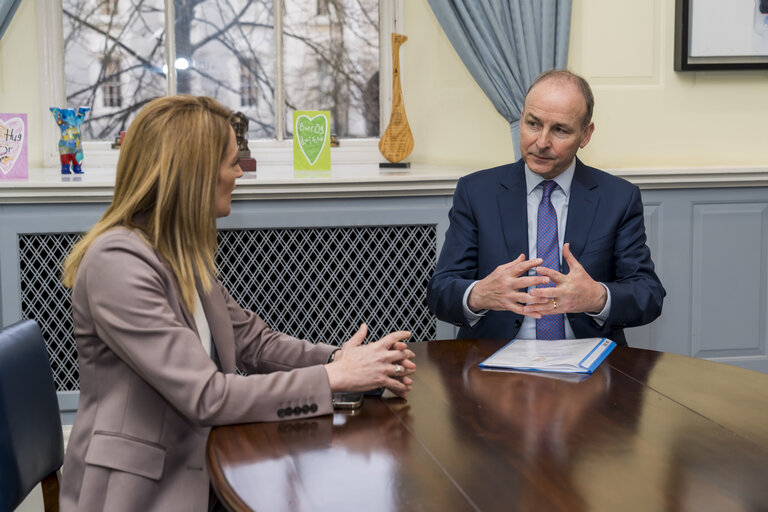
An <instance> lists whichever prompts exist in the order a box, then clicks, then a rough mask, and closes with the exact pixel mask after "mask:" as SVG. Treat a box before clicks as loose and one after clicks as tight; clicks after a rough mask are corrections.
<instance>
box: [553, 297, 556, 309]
mask: <svg viewBox="0 0 768 512" xmlns="http://www.w3.org/2000/svg"><path fill="white" fill-rule="evenodd" d="M552 309H557V301H556V300H555V299H552Z"/></svg>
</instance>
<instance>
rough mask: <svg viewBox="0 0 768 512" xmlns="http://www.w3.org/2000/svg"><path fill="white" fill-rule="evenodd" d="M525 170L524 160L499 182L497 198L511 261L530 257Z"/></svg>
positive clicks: (513, 166) (519, 161)
mask: <svg viewBox="0 0 768 512" xmlns="http://www.w3.org/2000/svg"><path fill="white" fill-rule="evenodd" d="M523 170H524V167H523V161H522V160H518V161H517V162H516V163H514V164H512V166H511V167H510V169H509V171H508V172H507V173H506V174H505V175H504V177H503V178H502V179H501V181H500V182H499V184H500V185H501V187H500V190H499V193H498V195H497V196H496V200H497V203H498V208H499V216H500V218H501V229H502V231H503V233H504V242H505V243H506V245H507V250H508V251H509V256H510V260H513V259H515V258H517V257H518V256H519V255H520V254H521V253H522V254H525V255H526V258H527V257H528V203H527V199H526V190H525V173H524V171H523Z"/></svg>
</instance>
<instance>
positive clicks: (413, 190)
mask: <svg viewBox="0 0 768 512" xmlns="http://www.w3.org/2000/svg"><path fill="white" fill-rule="evenodd" d="M260 154H263V153H260ZM84 167H85V173H84V174H82V175H62V174H61V173H60V170H59V168H58V167H57V168H41V169H30V171H29V179H26V180H0V204H8V203H83V202H86V203H94V202H97V203H98V202H110V201H111V200H112V189H113V187H114V184H115V171H114V167H97V166H95V165H94V166H91V165H89V163H88V161H86V163H85V164H84ZM258 167H259V168H258V169H257V172H256V173H245V174H244V175H243V177H242V178H240V179H238V181H237V188H236V189H235V191H234V193H233V198H234V199H235V200H246V199H259V200H272V199H326V198H353V197H357V198H366V197H367V198H375V197H408V196H451V195H452V194H453V191H454V189H455V187H456V181H457V180H458V179H459V178H460V177H462V176H464V175H466V174H469V173H471V172H473V171H475V170H477V169H474V168H465V167H451V166H433V165H418V164H417V165H412V166H411V167H410V168H408V169H402V170H394V169H379V167H378V164H377V163H367V164H366V163H336V162H334V163H332V171H331V176H330V177H328V178H294V177H293V169H292V167H291V165H290V164H275V163H273V164H272V165H267V164H264V163H263V161H261V160H260V161H259V162H258ZM611 172H612V173H613V174H614V175H616V176H620V177H622V178H625V179H627V180H629V181H631V182H632V183H635V184H636V185H638V186H639V187H640V188H642V189H679V188H730V187H766V186H768V167H733V168H723V167H700V168H685V169H616V170H613V171H611Z"/></svg>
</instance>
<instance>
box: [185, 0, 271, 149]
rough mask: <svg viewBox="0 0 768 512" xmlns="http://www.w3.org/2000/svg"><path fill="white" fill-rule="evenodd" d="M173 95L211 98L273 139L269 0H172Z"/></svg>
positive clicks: (258, 134)
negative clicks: (174, 75) (174, 50)
mask: <svg viewBox="0 0 768 512" xmlns="http://www.w3.org/2000/svg"><path fill="white" fill-rule="evenodd" d="M174 6H175V10H176V21H175V27H176V73H177V75H176V76H177V78H176V83H177V91H178V92H179V93H190V94H196V95H206V96H212V97H214V98H216V99H217V100H219V101H220V102H221V103H223V104H224V105H226V106H227V107H229V108H231V109H233V110H240V111H242V112H243V113H244V114H245V115H246V116H247V117H248V119H249V125H248V138H252V139H256V138H274V137H275V108H274V76H275V71H274V18H273V15H272V0H196V1H195V0H175V1H174Z"/></svg>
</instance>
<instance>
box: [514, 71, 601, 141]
mask: <svg viewBox="0 0 768 512" xmlns="http://www.w3.org/2000/svg"><path fill="white" fill-rule="evenodd" d="M547 80H561V81H564V82H571V83H574V84H576V86H577V87H578V88H579V90H580V91H581V95H582V96H584V102H585V103H586V104H587V113H586V114H585V115H584V123H583V126H582V127H583V128H586V127H587V126H588V125H589V123H590V122H591V121H592V111H593V110H594V109H595V97H594V96H593V95H592V88H591V87H590V86H589V84H588V83H587V81H586V80H584V78H582V77H581V76H579V75H577V74H576V73H572V72H571V71H568V70H567V69H550V70H549V71H545V72H543V73H542V74H540V75H539V76H537V77H536V80H534V81H533V83H532V84H531V86H530V87H529V88H528V92H526V93H525V98H524V99H523V104H525V100H526V99H528V95H529V94H531V91H532V90H533V88H534V87H536V85H538V84H540V83H541V82H545V81H547Z"/></svg>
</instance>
